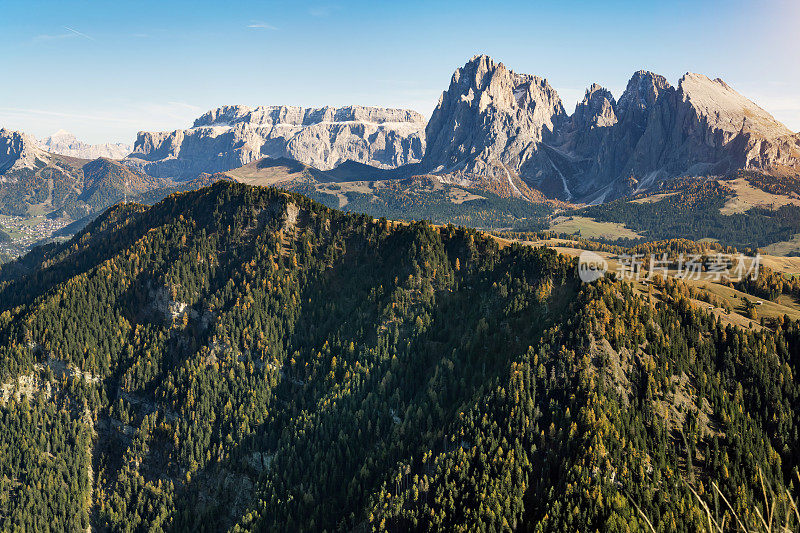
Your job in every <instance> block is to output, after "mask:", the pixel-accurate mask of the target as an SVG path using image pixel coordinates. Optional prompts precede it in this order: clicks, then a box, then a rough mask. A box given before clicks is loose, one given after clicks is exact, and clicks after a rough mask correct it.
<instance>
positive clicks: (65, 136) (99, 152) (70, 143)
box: [39, 130, 131, 159]
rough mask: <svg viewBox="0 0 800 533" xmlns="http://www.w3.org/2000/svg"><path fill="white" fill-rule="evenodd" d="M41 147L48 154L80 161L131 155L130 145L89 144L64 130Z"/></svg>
mask: <svg viewBox="0 0 800 533" xmlns="http://www.w3.org/2000/svg"><path fill="white" fill-rule="evenodd" d="M39 146H40V147H41V148H42V149H43V150H45V151H47V152H51V153H54V154H61V155H66V156H69V157H77V158H80V159H97V158H98V157H105V158H108V159H122V158H124V157H125V156H126V155H128V154H129V153H131V146H130V145H129V144H122V143H105V144H87V143H85V142H83V141H79V140H78V139H77V138H76V137H75V136H74V135H73V134H71V133H70V132H68V131H64V130H59V131H57V132H55V133H54V134H53V135H51V136H50V137H47V138H46V139H43V140H41V141H39Z"/></svg>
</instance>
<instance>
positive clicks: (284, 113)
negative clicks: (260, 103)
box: [126, 106, 425, 178]
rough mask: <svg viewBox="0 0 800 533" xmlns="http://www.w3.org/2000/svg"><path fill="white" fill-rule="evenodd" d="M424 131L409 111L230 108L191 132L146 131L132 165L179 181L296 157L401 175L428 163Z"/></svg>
mask: <svg viewBox="0 0 800 533" xmlns="http://www.w3.org/2000/svg"><path fill="white" fill-rule="evenodd" d="M424 127H425V119H424V117H423V116H422V115H420V114H419V113H416V112H414V111H408V110H403V109H383V108H375V107H359V106H351V107H342V108H333V107H323V108H316V109H311V108H302V107H288V106H272V107H256V108H249V107H245V106H225V107H220V108H219V109H215V110H212V111H209V112H208V113H205V114H204V115H202V116H201V117H200V118H198V119H197V120H196V121H195V122H194V124H193V126H192V128H190V129H188V130H175V131H172V132H155V133H153V132H140V133H139V136H138V138H137V139H136V143H135V144H134V148H133V152H132V153H131V154H130V156H129V157H128V159H127V160H126V163H127V164H129V165H132V166H136V167H138V168H141V169H142V170H144V171H145V172H147V173H148V174H151V175H154V176H174V177H178V178H190V177H195V176H197V175H199V174H200V173H201V172H209V173H210V172H221V171H225V170H230V169H234V168H238V167H240V166H242V165H245V164H247V163H249V162H251V161H254V160H256V159H260V158H263V157H289V158H291V159H295V160H297V161H300V162H302V163H305V164H307V165H310V166H313V167H316V168H319V169H321V170H329V169H332V168H334V167H336V166H337V165H339V164H341V163H343V162H345V161H348V160H352V161H356V162H359V163H364V164H367V165H370V166H374V167H377V168H395V167H398V166H401V165H405V164H409V163H415V162H417V161H419V160H420V159H421V158H422V155H423V151H424Z"/></svg>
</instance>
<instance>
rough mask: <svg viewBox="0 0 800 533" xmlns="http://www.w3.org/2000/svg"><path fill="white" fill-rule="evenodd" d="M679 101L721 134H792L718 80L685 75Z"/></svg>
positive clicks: (774, 135)
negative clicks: (689, 106)
mask: <svg viewBox="0 0 800 533" xmlns="http://www.w3.org/2000/svg"><path fill="white" fill-rule="evenodd" d="M678 91H679V96H680V98H681V100H682V101H683V102H685V103H687V104H689V105H691V106H692V108H694V109H695V110H696V112H697V115H698V116H701V117H705V119H706V121H707V122H708V124H709V125H710V126H711V127H712V128H714V129H716V130H719V131H721V132H723V133H724V134H728V135H731V134H733V135H736V134H738V133H739V132H743V133H749V134H753V135H758V136H760V137H764V138H767V139H773V138H776V137H781V136H784V135H791V134H792V132H791V130H789V128H787V127H786V126H784V125H783V124H781V123H780V122H778V121H777V120H775V118H774V117H773V116H772V115H770V114H769V113H767V112H766V111H764V110H763V109H761V108H760V107H759V106H758V105H756V104H755V103H753V102H751V101H750V100H748V99H747V98H745V97H744V96H742V95H741V94H739V93H738V92H736V91H735V90H734V89H733V88H732V87H731V86H730V85H728V84H727V83H725V82H724V81H723V80H721V79H720V78H717V79H714V80H712V79H711V78H709V77H707V76H704V75H702V74H695V73H691V72H687V73H686V74H685V75H684V76H683V77H682V78H681V79H680V82H679V84H678Z"/></svg>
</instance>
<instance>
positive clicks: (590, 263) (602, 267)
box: [578, 251, 608, 283]
mask: <svg viewBox="0 0 800 533" xmlns="http://www.w3.org/2000/svg"><path fill="white" fill-rule="evenodd" d="M606 270H608V262H606V260H605V259H604V258H603V256H601V255H598V254H596V253H594V252H589V251H585V252H581V255H580V257H578V276H579V277H580V278H581V281H583V282H584V283H591V282H593V281H596V280H598V279H600V278H602V277H603V275H604V274H605V273H606Z"/></svg>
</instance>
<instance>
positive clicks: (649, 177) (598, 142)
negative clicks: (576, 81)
mask: <svg viewBox="0 0 800 533" xmlns="http://www.w3.org/2000/svg"><path fill="white" fill-rule="evenodd" d="M426 135H427V139H428V146H427V150H426V153H425V157H424V159H423V167H424V169H425V170H427V171H430V172H436V173H452V174H457V175H458V176H459V177H460V178H461V179H470V178H471V179H473V181H476V182H478V181H481V180H486V179H490V180H492V179H493V180H503V179H510V177H509V176H510V175H515V176H519V177H520V178H521V179H522V180H524V181H525V182H526V184H528V185H530V186H532V187H535V188H538V189H539V190H542V191H543V192H545V193H547V194H548V195H551V196H556V197H559V198H562V199H567V200H582V201H603V200H608V199H611V198H614V197H617V196H620V195H622V194H627V193H630V192H632V191H635V190H644V189H647V188H650V187H654V186H656V185H658V184H659V183H660V182H661V181H663V180H665V179H668V178H671V177H675V176H684V175H707V174H725V173H728V172H731V171H733V170H736V169H740V168H758V169H762V170H769V169H776V168H790V169H795V170H796V169H797V168H800V134H792V132H791V131H790V130H788V129H787V128H786V127H785V126H784V125H783V124H781V123H780V122H778V121H777V120H775V119H774V118H773V117H772V116H771V115H770V114H769V113H767V112H766V111H764V110H763V109H761V108H760V107H758V106H757V105H756V104H754V103H753V102H751V101H750V100H748V99H747V98H745V97H743V96H742V95H740V94H739V93H737V92H736V91H734V90H733V89H732V88H731V87H730V86H729V85H727V84H726V83H725V82H724V81H722V80H720V79H716V80H711V79H709V78H707V77H706V76H703V75H700V74H691V73H689V74H686V75H685V76H684V77H683V78H681V80H680V82H679V84H678V86H677V87H673V86H672V85H670V84H669V83H668V82H667V80H666V79H665V78H664V77H663V76H659V75H657V74H654V73H652V72H647V71H639V72H636V73H635V74H634V75H633V76H632V77H631V79H630V81H629V82H628V85H627V87H626V89H625V91H624V92H623V94H622V95H621V96H620V98H619V100H618V101H615V100H614V97H613V96H612V95H611V93H610V92H609V91H608V90H606V89H604V88H602V87H600V86H599V85H597V84H593V85H592V86H591V87H589V88H588V89H587V91H586V94H585V96H584V99H583V100H582V101H581V102H580V103H579V104H578V105H577V106H576V108H575V111H574V113H573V114H572V115H571V116H567V115H566V113H565V112H564V110H563V107H562V105H561V101H560V99H559V97H558V94H557V93H556V92H555V91H554V90H553V89H552V88H551V87H550V86H549V85H548V84H547V81H546V80H544V79H542V78H538V77H536V76H530V75H524V74H516V73H514V72H513V71H511V70H508V69H507V68H506V67H505V66H504V65H503V64H502V63H496V62H494V61H493V60H492V59H491V58H488V57H487V56H476V57H474V58H472V59H471V60H470V61H469V62H468V63H467V64H466V65H464V67H462V68H459V69H458V70H456V72H455V74H454V75H453V78H452V80H451V82H450V87H449V88H448V89H447V91H445V92H444V93H443V94H442V97H441V99H440V101H439V104H438V106H437V107H436V109H435V111H434V113H433V115H432V117H431V120H430V122H429V124H428V127H427V130H426Z"/></svg>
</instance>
